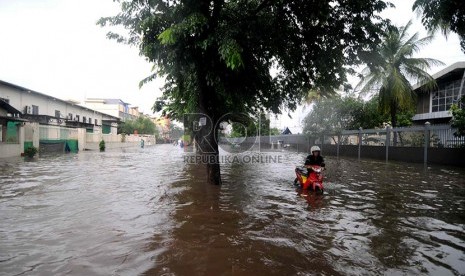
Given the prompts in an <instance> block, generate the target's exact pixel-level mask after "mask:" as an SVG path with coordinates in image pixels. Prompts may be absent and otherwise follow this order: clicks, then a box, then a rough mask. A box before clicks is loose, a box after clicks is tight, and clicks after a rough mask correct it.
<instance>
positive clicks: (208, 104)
mask: <svg viewBox="0 0 465 276" xmlns="http://www.w3.org/2000/svg"><path fill="white" fill-rule="evenodd" d="M198 68H199V70H198V72H197V78H198V79H197V80H198V82H199V88H200V91H199V106H198V107H199V112H200V113H202V114H203V115H205V116H206V117H207V118H208V119H207V125H206V126H205V127H203V128H202V130H201V131H200V134H201V135H200V137H201V138H200V139H201V141H200V143H203V145H201V146H200V147H199V148H200V154H201V155H203V158H204V159H203V160H206V161H207V162H206V167H207V182H208V183H209V184H214V185H221V171H220V163H219V149H218V141H217V140H216V137H218V135H216V134H217V131H218V123H219V122H218V118H219V116H218V114H216V113H215V111H213V110H214V107H216V106H217V105H218V102H217V101H216V97H215V91H214V90H213V87H211V86H209V85H208V84H207V82H206V74H205V72H204V71H203V70H202V66H201V65H200V66H199V67H198Z"/></svg>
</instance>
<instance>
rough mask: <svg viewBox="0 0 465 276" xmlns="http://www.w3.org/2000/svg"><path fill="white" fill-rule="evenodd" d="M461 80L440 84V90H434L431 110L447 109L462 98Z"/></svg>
mask: <svg viewBox="0 0 465 276" xmlns="http://www.w3.org/2000/svg"><path fill="white" fill-rule="evenodd" d="M460 82H461V80H456V81H453V82H449V83H445V84H441V85H439V89H438V91H435V92H433V94H432V97H431V111H432V112H439V111H447V110H449V109H450V107H451V105H452V104H454V103H457V102H458V101H459V100H460Z"/></svg>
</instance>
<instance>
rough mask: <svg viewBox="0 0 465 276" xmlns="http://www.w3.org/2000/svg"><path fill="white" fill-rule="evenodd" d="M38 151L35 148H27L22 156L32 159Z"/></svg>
mask: <svg viewBox="0 0 465 276" xmlns="http://www.w3.org/2000/svg"><path fill="white" fill-rule="evenodd" d="M38 151H39V150H38V149H37V148H36V147H28V148H26V149H25V150H24V155H26V156H27V157H31V158H32V157H34V156H35V155H36V154H37V152H38Z"/></svg>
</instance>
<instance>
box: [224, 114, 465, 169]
mask: <svg viewBox="0 0 465 276" xmlns="http://www.w3.org/2000/svg"><path fill="white" fill-rule="evenodd" d="M456 131H457V130H456V129H454V128H451V126H450V125H430V124H428V123H427V124H425V125H420V126H411V127H398V128H391V127H390V126H387V127H385V128H380V129H358V130H343V131H340V132H338V133H326V134H318V135H315V134H314V135H302V134H298V135H278V136H265V137H260V138H258V137H246V138H244V137H240V138H222V139H220V146H226V147H228V146H229V147H232V148H234V149H242V150H258V151H260V150H261V151H268V150H272V151H273V150H294V151H297V152H299V151H305V152H308V151H309V150H310V148H311V146H312V145H315V144H316V145H320V146H321V148H322V153H323V154H324V155H334V156H337V157H339V156H341V155H343V156H349V157H358V158H359V159H360V158H362V157H363V158H374V159H381V160H382V159H385V160H386V161H388V160H398V161H407V162H424V163H428V162H432V163H438V164H452V165H454V164H455V165H457V164H458V165H461V164H463V163H464V162H465V158H464V157H465V153H464V152H465V137H456V136H455V135H454V133H455V132H456Z"/></svg>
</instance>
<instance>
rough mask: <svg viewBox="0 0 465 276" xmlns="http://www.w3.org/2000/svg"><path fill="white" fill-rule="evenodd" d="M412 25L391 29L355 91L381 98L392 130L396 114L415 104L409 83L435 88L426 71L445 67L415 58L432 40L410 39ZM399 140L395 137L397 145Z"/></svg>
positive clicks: (439, 62)
mask: <svg viewBox="0 0 465 276" xmlns="http://www.w3.org/2000/svg"><path fill="white" fill-rule="evenodd" d="M411 25H412V22H411V21H409V22H408V23H407V25H405V26H403V27H395V26H390V27H388V29H387V31H386V32H385V34H384V37H383V41H382V43H381V44H380V45H379V47H378V49H377V51H376V52H373V53H370V54H368V55H367V56H366V57H365V58H367V59H369V61H368V62H367V67H366V68H364V69H363V71H362V74H361V80H360V82H359V83H358V85H357V87H356V89H361V92H362V93H367V92H371V91H376V92H377V93H378V94H379V109H380V111H381V112H383V113H388V114H389V115H390V117H391V124H392V126H393V127H396V126H397V120H396V115H397V112H398V111H400V110H405V109H408V108H411V107H413V106H414V104H415V98H416V97H415V93H414V91H413V89H412V85H411V83H410V81H412V82H415V83H422V84H425V85H426V87H429V88H433V87H434V86H435V85H436V83H435V81H434V79H433V77H431V75H430V74H428V73H427V72H426V70H428V69H430V68H431V67H432V66H435V65H442V64H443V63H442V62H441V61H439V60H436V59H431V58H416V57H413V55H414V54H415V53H417V52H418V51H419V50H420V47H421V46H424V45H426V44H428V43H429V42H431V40H432V38H433V37H432V36H427V37H424V38H421V39H419V38H418V36H419V35H418V33H415V34H414V35H413V36H409V34H408V29H409V27H410V26H411ZM396 140H397V139H396V135H395V136H394V143H396Z"/></svg>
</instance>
